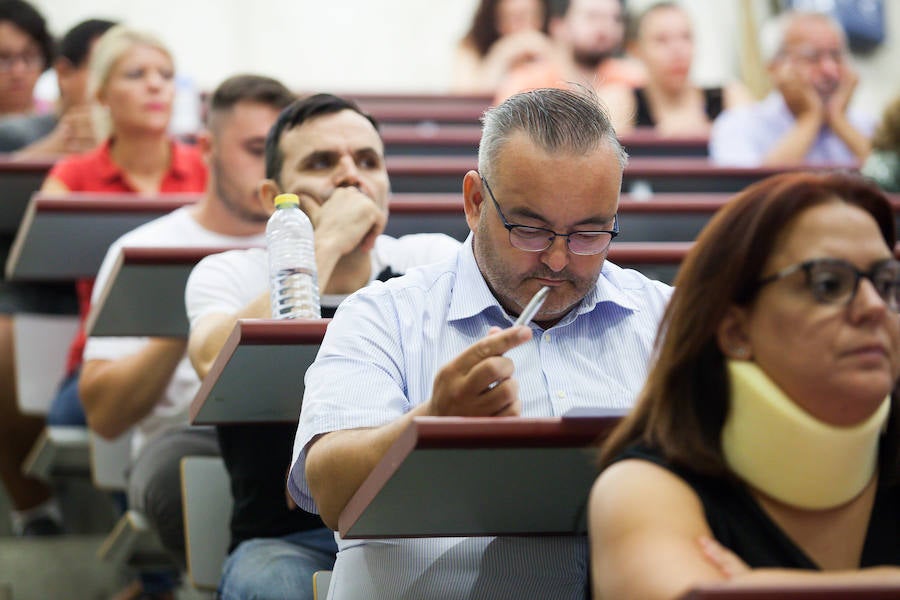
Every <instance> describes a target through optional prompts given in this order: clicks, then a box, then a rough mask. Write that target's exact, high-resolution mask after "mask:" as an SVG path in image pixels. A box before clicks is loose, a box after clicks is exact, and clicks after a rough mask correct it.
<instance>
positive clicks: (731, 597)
mask: <svg viewBox="0 0 900 600" xmlns="http://www.w3.org/2000/svg"><path fill="white" fill-rule="evenodd" d="M847 598H853V599H854V600H857V599H858V600H897V598H900V581H898V582H896V583H867V584H864V583H856V584H846V583H845V584H834V583H831V584H808V583H807V584H781V585H776V584H760V585H759V586H753V587H745V586H743V585H742V586H741V587H735V586H729V585H728V584H724V583H709V584H705V585H703V586H698V587H697V588H695V589H693V590H691V591H689V592H688V593H686V594H685V595H683V596H682V597H681V600H846V599H847Z"/></svg>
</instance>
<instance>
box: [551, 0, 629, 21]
mask: <svg viewBox="0 0 900 600" xmlns="http://www.w3.org/2000/svg"><path fill="white" fill-rule="evenodd" d="M570 5H571V0H547V16H548V17H549V18H558V19H561V18H563V17H565V16H566V13H567V12H569V6H570ZM619 5H620V6H621V7H622V18H623V19H624V18H625V16H626V15H625V0H619Z"/></svg>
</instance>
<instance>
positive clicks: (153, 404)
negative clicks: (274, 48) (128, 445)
mask: <svg viewBox="0 0 900 600" xmlns="http://www.w3.org/2000/svg"><path fill="white" fill-rule="evenodd" d="M294 98H295V96H294V95H293V94H292V93H291V92H290V91H289V90H288V89H287V88H286V87H285V86H284V85H282V84H281V83H280V82H278V81H275V80H274V79H270V78H268V77H259V76H255V75H239V76H235V77H231V78H229V79H228V80H226V81H225V82H223V83H222V84H221V85H220V86H219V87H218V88H217V89H216V91H215V92H214V93H213V95H212V97H211V100H210V106H209V113H208V123H207V129H208V131H207V132H206V133H204V134H203V135H202V136H201V138H200V140H199V143H200V146H201V147H202V149H203V150H204V154H205V156H206V158H207V163H208V166H209V182H208V185H207V191H206V193H205V195H204V196H203V197H202V199H201V200H200V201H199V202H197V203H196V204H194V205H191V206H185V207H183V208H180V209H178V210H176V211H174V212H172V213H170V214H168V215H166V216H163V217H160V218H159V219H156V220H154V221H151V222H150V223H147V224H145V225H142V226H141V227H139V228H137V229H135V230H133V231H131V232H129V233H127V234H125V235H124V236H122V237H121V238H119V239H118V240H117V241H116V242H115V243H113V245H112V246H111V247H110V249H109V251H108V252H107V254H106V257H105V258H104V260H103V263H102V265H101V267H100V271H99V274H98V276H97V280H96V285H95V287H94V298H93V300H94V301H96V300H97V297H98V295H99V294H100V293H101V292H102V291H103V289H104V287H105V283H106V281H107V279H108V277H109V273H110V270H111V269H112V267H113V264H114V263H115V261H116V258H117V256H118V254H119V250H120V248H122V247H124V246H151V247H162V246H198V247H204V246H242V247H247V246H259V245H262V244H264V243H265V237H264V231H265V225H266V220H267V218H268V213H267V212H266V211H265V210H263V209H262V208H261V205H260V202H259V198H258V194H257V191H256V184H257V183H258V181H259V177H260V176H261V175H262V174H263V169H264V163H263V155H264V147H265V138H266V134H267V133H268V131H269V128H270V127H271V126H272V124H273V123H274V122H275V120H276V118H277V117H278V114H279V112H280V111H281V110H282V109H283V108H284V107H285V106H287V105H289V104H290V103H291V102H292V101H293V100H294ZM185 350H186V341H185V340H184V339H176V338H138V337H91V338H89V339H88V341H87V345H86V347H85V351H84V366H83V368H82V372H81V376H80V381H79V393H80V396H81V401H82V403H83V405H84V409H85V414H86V416H87V422H88V425H89V426H90V428H91V429H92V430H94V431H95V432H97V433H98V434H99V435H101V436H102V437H105V438H110V439H112V438H116V437H118V436H120V435H121V434H123V433H125V432H126V431H128V430H129V429H131V428H134V430H135V434H134V438H133V441H132V465H131V469H130V473H129V489H128V503H129V506H131V507H132V508H136V509H138V510H140V511H142V512H143V513H145V514H146V516H147V517H148V519H149V520H150V521H151V523H152V524H153V526H154V527H155V528H156V530H157V531H158V532H159V534H160V538H161V540H162V542H163V545H164V546H165V547H166V549H167V550H169V551H170V552H171V553H172V555H173V556H174V557H175V558H176V560H178V561H180V564H181V565H182V566H183V565H184V533H183V525H182V514H181V513H182V511H181V485H180V478H179V463H180V460H181V457H183V456H186V455H198V454H199V455H218V453H219V450H218V443H217V441H216V436H215V431H213V430H211V429H205V430H204V429H200V428H194V429H191V428H189V427H188V422H189V421H188V407H189V405H190V401H191V400H192V399H193V397H194V395H195V393H196V391H197V389H198V388H199V386H200V380H199V379H198V378H197V375H196V373H195V372H194V370H193V369H192V368H191V366H190V363H189V361H188V359H187V356H186V354H185Z"/></svg>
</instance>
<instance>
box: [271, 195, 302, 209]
mask: <svg viewBox="0 0 900 600" xmlns="http://www.w3.org/2000/svg"><path fill="white" fill-rule="evenodd" d="M290 204H293V205H294V206H300V197H299V196H297V194H278V195H277V196H275V208H281V207H282V206H288V205H290Z"/></svg>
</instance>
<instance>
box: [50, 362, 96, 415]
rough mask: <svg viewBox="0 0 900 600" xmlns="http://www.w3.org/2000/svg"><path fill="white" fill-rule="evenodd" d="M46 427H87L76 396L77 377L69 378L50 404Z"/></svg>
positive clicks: (78, 398) (82, 410)
mask: <svg viewBox="0 0 900 600" xmlns="http://www.w3.org/2000/svg"><path fill="white" fill-rule="evenodd" d="M47 424H48V425H87V420H86V418H85V415H84V408H82V406H81V398H80V397H79V396H78V375H77V374H73V375H71V376H69V377H68V378H67V379H66V380H65V381H63V383H62V385H60V387H59V391H58V392H57V394H56V396H55V397H54V398H53V401H52V402H51V403H50V409H49V410H48V411H47Z"/></svg>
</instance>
